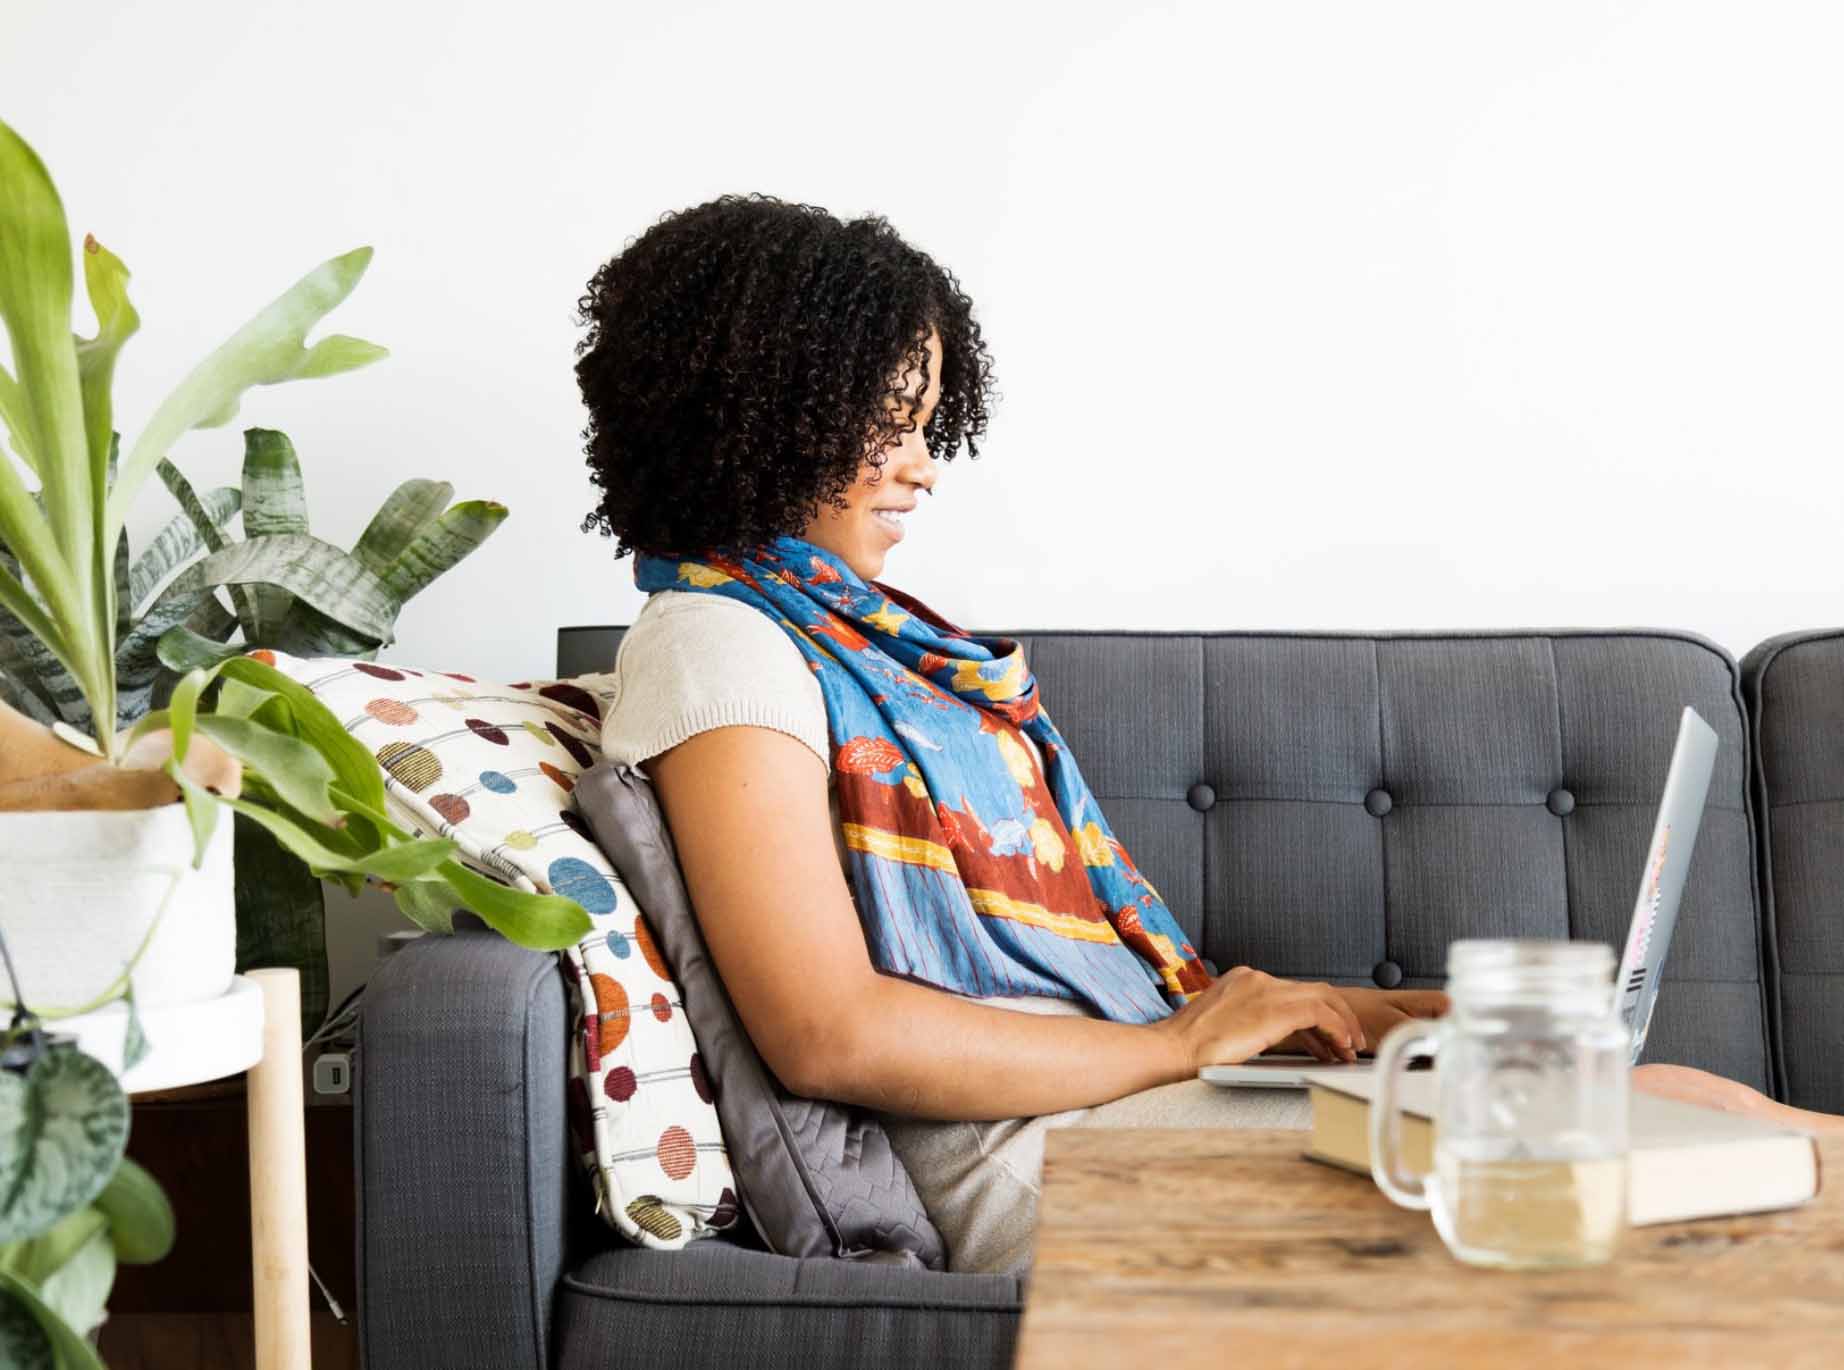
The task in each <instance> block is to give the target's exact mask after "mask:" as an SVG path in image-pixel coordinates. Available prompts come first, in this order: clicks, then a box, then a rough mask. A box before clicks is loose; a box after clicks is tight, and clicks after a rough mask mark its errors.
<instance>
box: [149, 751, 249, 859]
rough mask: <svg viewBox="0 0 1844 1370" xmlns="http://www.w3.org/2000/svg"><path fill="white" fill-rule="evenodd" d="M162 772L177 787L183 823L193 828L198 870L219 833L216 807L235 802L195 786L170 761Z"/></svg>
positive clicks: (169, 758)
mask: <svg viewBox="0 0 1844 1370" xmlns="http://www.w3.org/2000/svg"><path fill="white" fill-rule="evenodd" d="M161 769H162V770H164V771H165V772H166V773H167V775H168V776H169V777H171V779H172V781H173V783H174V784H175V785H177V786H179V797H180V798H181V799H183V800H184V801H185V803H186V821H187V822H188V823H189V824H191V826H192V869H193V870H198V869H200V868H201V867H202V866H204V864H205V849H206V848H207V847H209V846H210V845H211V835H212V834H213V833H214V832H216V831H217V830H218V806H219V805H220V804H235V803H237V802H238V801H237V800H234V799H223V798H220V797H219V796H217V795H215V794H213V793H212V792H211V791H210V790H208V789H206V788H205V787H204V786H203V785H198V784H194V783H193V780H192V777H191V776H189V775H187V774H186V772H185V770H184V769H183V768H182V767H181V766H180V764H179V763H178V762H177V761H175V760H174V759H173V758H171V757H168V758H167V763H166V765H164V766H163V767H161Z"/></svg>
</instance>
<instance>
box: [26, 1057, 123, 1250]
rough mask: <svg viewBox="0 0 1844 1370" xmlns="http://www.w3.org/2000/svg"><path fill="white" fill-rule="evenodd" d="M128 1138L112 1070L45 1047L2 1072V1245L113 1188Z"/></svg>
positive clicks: (39, 1229)
mask: <svg viewBox="0 0 1844 1370" xmlns="http://www.w3.org/2000/svg"><path fill="white" fill-rule="evenodd" d="M127 1141H128V1097H127V1096H126V1095H125V1094H123V1093H122V1087H121V1085H119V1084H118V1083H116V1079H115V1076H114V1075H113V1074H111V1073H110V1071H109V1068H108V1067H107V1066H105V1065H103V1064H102V1062H100V1061H98V1060H96V1059H95V1058H94V1057H92V1056H86V1055H84V1054H83V1053H82V1052H80V1051H78V1050H77V1049H76V1048H75V1047H71V1046H48V1047H46V1048H45V1050H44V1051H43V1052H42V1053H41V1054H40V1055H39V1058H38V1059H37V1060H36V1061H34V1062H33V1063H32V1066H31V1068H30V1069H29V1070H27V1071H26V1073H25V1074H23V1075H21V1074H16V1073H14V1072H12V1071H0V1243H3V1242H11V1241H18V1240H19V1239H20V1238H22V1237H31V1236H36V1235H37V1234H38V1233H40V1232H43V1231H45V1230H46V1229H48V1228H50V1227H51V1226H52V1224H54V1223H56V1222H57V1221H58V1220H59V1219H60V1218H63V1217H64V1216H65V1215H67V1214H70V1213H75V1212H76V1211H77V1210H78V1209H80V1208H82V1207H84V1206H85V1205H86V1204H88V1203H89V1202H90V1201H91V1200H92V1199H94V1198H95V1197H96V1196H97V1195H98V1194H100V1193H101V1192H102V1188H103V1186H104V1185H105V1184H107V1183H108V1181H109V1177H110V1176H111V1175H113V1174H114V1173H115V1167H116V1164H117V1163H118V1162H119V1161H120V1160H121V1159H122V1148H123V1146H124V1145H126V1143H127Z"/></svg>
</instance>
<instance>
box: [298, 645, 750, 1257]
mask: <svg viewBox="0 0 1844 1370" xmlns="http://www.w3.org/2000/svg"><path fill="white" fill-rule="evenodd" d="M262 655H263V656H265V657H270V658H273V664H274V665H275V666H276V667H277V668H278V669H280V670H282V671H284V672H286V673H287V674H288V675H289V676H291V677H293V678H294V679H296V680H298V681H300V682H301V683H302V684H303V685H305V686H307V688H308V689H310V690H312V691H313V692H314V694H315V695H317V696H318V697H319V698H320V700H321V702H323V703H324V704H326V705H327V707H328V708H330V709H331V710H332V711H333V713H334V714H335V715H336V716H337V717H338V718H339V720H340V721H341V722H342V723H344V724H345V726H346V730H347V731H348V732H350V733H351V734H352V735H353V736H354V737H356V738H358V739H359V741H361V742H363V743H364V744H365V745H366V746H367V747H368V748H369V749H370V750H371V752H372V753H373V755H375V756H376V757H377V758H378V762H379V764H380V765H381V766H382V767H383V769H384V777H385V797H386V802H387V804H388V806H389V808H390V812H391V816H392V817H393V818H395V819H396V820H397V821H399V822H400V823H402V824H403V825H404V826H405V827H408V828H414V829H415V830H416V831H418V832H420V833H423V834H425V835H435V836H440V837H446V838H449V839H450V840H452V841H454V842H455V843H456V844H457V845H458V846H459V848H460V851H459V853H458V855H459V857H460V859H461V860H463V861H464V862H466V863H467V864H468V865H470V866H472V867H473V868H474V869H476V870H478V871H480V872H482V873H483V874H486V875H490V876H493V877H495V878H497V879H499V880H502V881H504V882H505V883H507V884H509V885H513V886H516V887H518V888H520V889H526V890H538V891H543V892H554V893H557V894H563V895H568V896H569V897H570V898H572V899H574V900H576V901H577V903H579V904H581V905H582V906H583V908H584V909H585V910H587V911H588V913H589V917H590V921H591V924H592V928H591V932H590V934H589V936H588V937H586V938H584V939H583V940H582V942H580V943H579V944H578V945H576V946H574V947H571V948H570V949H569V950H567V951H565V952H563V953H562V954H561V958H560V960H561V964H562V966H563V969H564V972H565V980H566V984H567V985H568V997H569V1000H570V1001H571V1002H572V1004H573V1007H574V1027H573V1030H572V1033H571V1045H570V1079H569V1082H568V1084H567V1087H566V1088H567V1098H568V1103H569V1110H570V1117H569V1123H570V1130H571V1136H572V1139H573V1143H574V1146H575V1149H576V1152H577V1155H578V1157H579V1159H580V1160H581V1161H582V1163H583V1164H584V1165H585V1166H586V1167H587V1168H588V1170H589V1172H590V1174H591V1176H592V1178H593V1180H594V1184H595V1190H596V1207H597V1209H598V1211H600V1212H601V1214H602V1216H603V1217H604V1218H605V1219H607V1221H608V1222H609V1223H610V1225H612V1226H613V1227H614V1228H615V1229H616V1230H617V1231H618V1232H620V1233H622V1234H623V1235H624V1236H626V1237H628V1238H629V1239H630V1240H632V1241H635V1242H637V1243H639V1244H641V1245H644V1246H655V1247H664V1248H676V1247H682V1246H684V1245H685V1244H686V1243H687V1242H690V1241H693V1240H696V1239H697V1238H700V1237H706V1236H710V1235H713V1234H714V1233H716V1232H719V1231H721V1230H723V1229H724V1228H727V1227H729V1226H731V1225H732V1224H734V1223H735V1222H736V1217H737V1200H736V1181H735V1179H734V1177H733V1176H732V1173H731V1170H730V1160H729V1156H728V1154H727V1153H726V1152H725V1150H724V1143H723V1136H722V1132H721V1130H720V1128H719V1126H718V1121H717V1112H716V1109H715V1108H714V1107H713V1103H712V1099H713V1095H712V1089H713V1082H712V1081H711V1079H710V1078H709V1077H708V1075H707V1074H706V1071H705V1068H704V1063H703V1059H702V1057H701V1056H700V1054H699V1051H698V1045H697V1043H696V1041H694V1040H693V1037H692V1031H691V1026H690V1024H689V1022H688V1021H687V1020H686V1017H685V1012H684V1003H683V999H682V996H681V995H680V993H679V987H678V984H677V982H676V981H675V980H674V978H673V975H672V970H671V968H670V967H669V966H668V965H667V964H666V960H665V958H664V957H663V956H662V955H661V954H660V950H659V947H658V946H657V945H656V944H655V942H654V940H653V937H652V934H651V931H650V929H649V928H648V926H647V919H646V915H645V914H644V913H643V912H642V911H641V910H640V909H638V908H637V907H636V906H635V904H634V899H633V896H632V895H631V894H630V893H629V892H628V890H627V887H626V886H625V885H624V884H623V883H622V882H621V877H620V876H619V875H618V874H617V873H616V872H615V871H614V870H613V868H612V867H611V866H610V865H609V863H608V861H607V859H606V858H605V857H604V856H603V855H602V852H601V850H600V849H599V848H598V847H597V846H596V845H595V843H594V842H593V841H592V840H591V839H590V837H589V833H588V829H587V826H586V825H585V824H584V823H583V820H582V819H581V818H580V817H579V816H578V815H577V813H576V811H575V807H574V804H573V802H572V800H571V791H572V790H573V789H574V788H575V786H576V777H577V776H578V775H579V774H580V773H581V772H582V771H584V770H586V769H588V768H589V767H590V766H591V765H593V764H594V763H595V762H596V761H597V760H598V759H599V758H600V754H601V749H600V747H599V746H598V739H599V737H600V734H601V718H602V714H603V712H604V711H605V709H606V708H607V706H608V704H609V702H610V701H612V700H613V698H614V677H613V676H608V675H591V676H579V677H577V678H576V679H573V680H550V681H522V682H519V683H517V684H513V685H496V684H489V683H487V682H484V681H480V680H476V679H474V678H473V677H472V676H467V675H459V674H454V673H451V672H442V671H424V670H417V669H412V668H410V667H407V666H395V665H385V664H382V663H379V662H371V661H348V660H342V659H330V658H317V659H302V658H296V657H291V656H287V655H285V654H283V653H279V652H275V653H268V652H265V653H263V654H262ZM332 912H333V914H334V916H337V908H335V909H334V910H332Z"/></svg>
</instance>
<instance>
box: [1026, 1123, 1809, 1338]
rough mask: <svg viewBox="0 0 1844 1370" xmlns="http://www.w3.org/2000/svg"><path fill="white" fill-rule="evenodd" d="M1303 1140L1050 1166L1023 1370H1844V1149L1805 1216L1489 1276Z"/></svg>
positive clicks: (1128, 1139)
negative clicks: (1308, 1154) (1316, 1158)
mask: <svg viewBox="0 0 1844 1370" xmlns="http://www.w3.org/2000/svg"><path fill="white" fill-rule="evenodd" d="M1304 1135H1305V1134H1303V1133H1300V1132H1277V1131H1229V1130H1224V1131H1217V1130H1207V1129H1185V1130H1170V1131H1167V1130H1151V1129H1116V1130H1108V1129H1101V1128H1068V1129H1058V1130H1055V1131H1052V1132H1051V1133H1050V1134H1049V1136H1048V1138H1047V1145H1046V1148H1045V1158H1044V1188H1043V1197H1042V1200H1041V1205H1040V1208H1039V1213H1038V1236H1037V1258H1036V1264H1035V1268H1034V1271H1033V1274H1032V1276H1031V1281H1030V1286H1029V1290H1028V1294H1027V1298H1026V1303H1025V1314H1024V1322H1023V1326H1022V1328H1021V1331H1020V1336H1019V1343H1018V1360H1017V1364H1018V1366H1019V1367H1020V1370H1051V1367H1056V1370H1066V1368H1068V1367H1083V1366H1095V1367H1104V1366H1105V1367H1107V1370H1140V1368H1141V1367H1144V1370H1172V1368H1173V1367H1183V1366H1260V1367H1291V1366H1300V1367H1314V1370H1359V1367H1368V1366H1413V1367H1417V1370H1423V1368H1425V1367H1430V1366H1450V1365H1451V1366H1493V1367H1497V1366H1507V1367H1512V1366H1542V1367H1543V1370H1558V1368H1559V1367H1560V1368H1561V1370H1595V1368H1596V1367H1601V1366H1607V1367H1615V1366H1617V1367H1619V1368H1620V1370H1634V1367H1646V1366H1672V1367H1691V1366H1705V1365H1723V1366H1729V1365H1735V1366H1755V1365H1758V1366H1774V1367H1776V1370H1784V1367H1791V1366H1813V1367H1818V1366H1823V1367H1826V1370H1835V1368H1836V1367H1839V1366H1844V1137H1827V1138H1824V1139H1822V1140H1821V1142H1820V1147H1821V1166H1822V1177H1823V1182H1822V1185H1821V1192H1820V1194H1819V1196H1818V1198H1817V1199H1815V1200H1813V1201H1812V1202H1811V1203H1809V1204H1807V1205H1805V1206H1804V1207H1802V1208H1796V1209H1789V1210H1785V1211H1783V1212H1778V1213H1763V1214H1755V1215H1750V1216H1743V1217H1734V1218H1708V1219H1703V1220H1700V1221H1697V1222H1689V1223H1672V1224H1668V1225H1662V1226H1656V1227H1640V1228H1632V1229H1629V1230H1628V1232H1627V1233H1626V1235H1625V1237H1624V1239H1623V1241H1622V1244H1621V1247H1620V1252H1619V1254H1618V1255H1617V1256H1616V1257H1615V1258H1614V1260H1613V1262H1612V1263H1611V1264H1608V1265H1603V1266H1599V1267H1594V1268H1588V1269H1581V1270H1556V1271H1541V1272H1524V1271H1500V1270H1481V1269H1475V1268H1473V1267H1470V1266H1466V1265H1462V1264H1461V1263H1460V1262H1458V1261H1456V1260H1455V1259H1454V1258H1453V1257H1452V1256H1451V1255H1449V1254H1448V1252H1447V1249H1446V1248H1445V1247H1444V1246H1442V1245H1441V1241H1440V1237H1439V1236H1438V1235H1437V1234H1436V1232H1435V1231H1434V1227H1433V1224H1432V1222H1431V1221H1430V1220H1429V1218H1428V1215H1427V1214H1426V1213H1416V1212H1411V1211H1409V1210H1407V1209H1402V1208H1397V1207H1396V1206H1395V1205H1394V1204H1392V1203H1390V1202H1389V1200H1388V1199H1386V1198H1384V1197H1383V1195H1382V1194H1381V1193H1379V1192H1378V1190H1377V1188H1376V1186H1375V1185H1373V1184H1372V1183H1371V1182H1370V1180H1369V1179H1367V1178H1366V1177H1364V1176H1361V1175H1355V1174H1352V1173H1349V1172H1347V1171H1343V1170H1338V1169H1334V1168H1332V1167H1330V1166H1325V1165H1320V1164H1317V1163H1315V1162H1311V1161H1307V1160H1304V1159H1302V1157H1301V1155H1300V1151H1301V1146H1302V1142H1303V1140H1304Z"/></svg>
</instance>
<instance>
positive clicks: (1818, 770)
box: [1742, 629, 1844, 1113]
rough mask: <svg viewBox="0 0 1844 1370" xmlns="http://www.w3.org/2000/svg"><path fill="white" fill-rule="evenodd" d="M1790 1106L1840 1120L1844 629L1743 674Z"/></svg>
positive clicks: (1806, 638)
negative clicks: (1751, 731) (1819, 1111)
mask: <svg viewBox="0 0 1844 1370" xmlns="http://www.w3.org/2000/svg"><path fill="white" fill-rule="evenodd" d="M1742 669H1743V673H1744V677H1745V679H1746V683H1747V692H1748V708H1749V712H1750V713H1751V714H1752V715H1753V718H1754V726H1755V752H1754V785H1755V800H1756V807H1757V809H1758V811H1759V813H1760V825H1761V843H1760V847H1761V851H1760V857H1761V882H1762V894H1763V899H1764V901H1765V904H1766V909H1767V927H1768V928H1769V929H1770V930H1771V934H1772V935H1771V936H1770V938H1769V939H1768V952H1769V955H1770V956H1771V957H1772V958H1773V961H1774V963H1775V965H1776V968H1777V972H1778V973H1777V974H1776V975H1775V977H1774V983H1775V985H1776V987H1777V989H1778V995H1777V1002H1776V1004H1775V1006H1774V1007H1775V1010H1776V1013H1775V1018H1776V1022H1775V1028H1776V1031H1777V1046H1778V1048H1779V1055H1780V1064H1781V1069H1782V1071H1783V1076H1782V1079H1783V1083H1784V1090H1785V1097H1786V1099H1787V1101H1788V1102H1789V1103H1793V1104H1797V1105H1799V1106H1800V1107H1801V1108H1817V1109H1824V1110H1825V1111H1827V1112H1831V1113H1844V629H1830V630H1827V631H1824V632H1811V633H1789V634H1786V635H1784V636H1781V637H1776V638H1770V639H1769V640H1768V641H1766V642H1763V643H1762V644H1761V645H1760V646H1758V647H1756V648H1755V649H1754V650H1753V651H1751V652H1749V653H1748V656H1747V658H1746V659H1745V660H1744V661H1743V663H1742Z"/></svg>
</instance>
